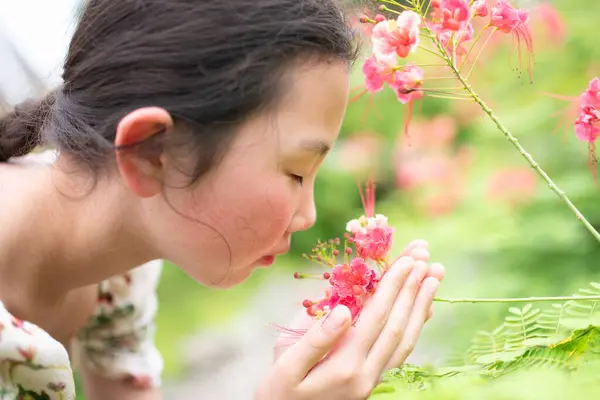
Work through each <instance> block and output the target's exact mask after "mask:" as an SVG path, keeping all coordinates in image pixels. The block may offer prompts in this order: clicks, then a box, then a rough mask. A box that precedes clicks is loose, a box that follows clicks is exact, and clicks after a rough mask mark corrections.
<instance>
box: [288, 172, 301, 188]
mask: <svg viewBox="0 0 600 400" xmlns="http://www.w3.org/2000/svg"><path fill="white" fill-rule="evenodd" d="M290 176H291V177H292V179H293V180H295V181H296V183H298V184H299V185H300V186H302V184H303V183H304V178H303V177H301V176H300V175H295V174H290Z"/></svg>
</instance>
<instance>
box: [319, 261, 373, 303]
mask: <svg viewBox="0 0 600 400" xmlns="http://www.w3.org/2000/svg"><path fill="white" fill-rule="evenodd" d="M376 278H377V275H376V273H375V271H374V270H372V269H371V268H369V267H368V266H367V264H366V263H365V260H363V259H362V258H355V259H353V260H352V261H351V262H350V264H349V265H348V264H338V265H336V266H335V268H333V270H332V271H331V279H330V282H331V285H332V286H333V294H334V295H338V296H339V297H348V296H350V297H352V296H362V295H364V294H366V293H368V292H370V291H372V290H373V288H374V284H375V281H376Z"/></svg>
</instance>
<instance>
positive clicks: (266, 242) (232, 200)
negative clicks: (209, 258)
mask: <svg viewBox="0 0 600 400" xmlns="http://www.w3.org/2000/svg"><path fill="white" fill-rule="evenodd" d="M222 183H223V182H222ZM213 189H216V190H214V191H213V193H212V194H211V195H210V196H206V195H204V196H202V195H198V196H199V197H196V199H197V200H196V201H192V202H188V203H187V204H186V206H185V208H186V209H187V210H189V213H190V214H194V215H196V216H198V219H200V220H202V221H204V222H206V223H208V224H209V225H211V226H214V227H215V228H217V229H218V231H219V233H220V234H222V235H223V236H224V238H225V239H226V240H227V243H228V245H229V248H230V249H231V252H232V257H233V262H234V264H245V263H248V262H253V261H255V260H256V259H257V258H260V257H262V256H264V255H267V254H268V253H269V251H270V250H273V248H274V247H277V250H281V248H280V246H282V244H283V243H284V241H285V240H287V238H286V237H285V236H286V232H287V230H288V227H289V226H290V222H291V220H292V217H293V215H294V209H295V206H294V203H293V189H291V188H290V182H287V181H285V180H278V181H276V182H273V183H272V184H267V185H265V184H264V182H263V183H262V184H261V183H258V182H251V181H249V180H246V181H243V182H237V183H236V185H219V186H218V187H213Z"/></svg>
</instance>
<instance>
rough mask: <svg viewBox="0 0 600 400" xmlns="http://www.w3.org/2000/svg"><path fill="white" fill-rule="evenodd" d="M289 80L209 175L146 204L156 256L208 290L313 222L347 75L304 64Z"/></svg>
mask: <svg viewBox="0 0 600 400" xmlns="http://www.w3.org/2000/svg"><path fill="white" fill-rule="evenodd" d="M291 78H292V80H291V82H292V84H291V85H290V88H289V91H288V92H287V93H286V94H285V96H284V99H283V101H282V102H281V103H280V104H279V106H278V107H277V109H276V111H275V112H264V113H261V114H259V115H257V116H255V117H254V118H252V119H251V120H249V121H247V122H246V123H245V124H244V125H243V126H242V127H241V128H240V131H239V132H238V133H237V134H236V137H235V139H234V140H233V141H232V143H231V144H230V147H229V149H228V150H227V152H226V154H225V155H224V157H223V159H222V160H221V161H220V162H219V163H217V164H216V165H215V167H214V168H213V169H212V170H211V171H210V172H209V173H208V174H206V175H205V176H203V177H202V178H201V179H200V181H199V182H198V183H197V184H195V185H193V186H192V187H190V188H185V189H177V188H166V189H165V190H164V196H160V197H161V202H160V203H154V204H153V206H152V208H153V211H154V212H153V213H152V218H150V221H151V222H149V224H151V226H150V227H149V228H150V229H151V230H152V232H153V236H154V242H155V245H156V246H157V247H158V248H159V250H160V253H161V254H162V257H164V258H166V259H169V260H171V261H172V262H174V263H175V264H176V265H178V266H179V267H180V268H182V269H183V270H184V271H185V272H186V273H188V274H189V275H190V276H192V277H193V278H194V279H196V280H197V281H199V282H201V283H203V284H205V285H212V286H215V287H230V286H233V285H235V284H237V283H240V282H241V281H243V280H244V279H246V278H247V277H248V276H249V275H250V274H251V273H252V271H253V270H254V269H255V268H258V267H267V266H269V265H271V264H272V263H273V261H274V259H275V257H276V256H277V255H281V254H284V253H286V252H287V251H288V250H289V247H290V239H291V235H292V234H293V233H294V232H296V231H299V230H304V229H308V228H309V227H311V226H312V225H313V224H314V222H315V218H316V211H315V204H314V182H315V175H316V173H317V170H318V168H319V167H320V165H321V163H322V162H323V159H324V157H325V155H326V154H327V152H328V150H329V149H330V148H331V147H332V146H333V145H334V143H335V141H336V139H337V137H338V134H339V130H340V127H341V124H342V120H343V117H344V113H345V109H346V106H347V99H348V94H349V93H348V91H349V71H348V67H347V65H346V64H344V63H341V62H340V63H319V64H310V65H308V64H306V65H304V66H302V67H299V68H298V69H297V70H295V71H294V73H293V74H292V76H291ZM156 208H160V212H156V211H159V210H156Z"/></svg>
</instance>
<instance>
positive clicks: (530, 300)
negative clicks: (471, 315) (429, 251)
mask: <svg viewBox="0 0 600 400" xmlns="http://www.w3.org/2000/svg"><path fill="white" fill-rule="evenodd" d="M569 300H578V301H584V300H585V301H600V296H558V297H513V298H510V297H509V298H501V297H498V298H487V299H486V298H480V299H476V298H464V299H445V298H442V297H436V298H434V299H433V301H437V302H438V303H450V304H454V303H541V302H552V301H553V302H557V303H560V302H565V301H569Z"/></svg>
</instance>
